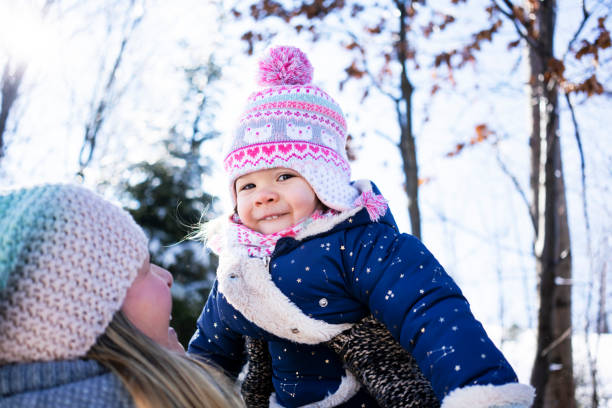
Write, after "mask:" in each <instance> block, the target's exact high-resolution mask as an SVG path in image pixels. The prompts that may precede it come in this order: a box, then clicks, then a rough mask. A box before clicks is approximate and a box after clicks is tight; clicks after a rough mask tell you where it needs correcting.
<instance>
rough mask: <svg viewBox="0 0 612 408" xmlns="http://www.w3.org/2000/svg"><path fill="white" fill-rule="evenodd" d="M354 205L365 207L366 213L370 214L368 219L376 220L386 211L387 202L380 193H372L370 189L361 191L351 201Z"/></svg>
mask: <svg viewBox="0 0 612 408" xmlns="http://www.w3.org/2000/svg"><path fill="white" fill-rule="evenodd" d="M353 204H354V205H355V206H362V207H365V209H366V211H367V212H368V215H369V216H370V220H372V221H374V222H376V221H378V220H379V219H380V217H382V216H383V215H385V213H386V212H387V208H388V207H389V206H388V204H387V200H385V198H384V197H383V196H382V195H380V194H374V193H373V192H371V191H364V192H363V193H361V195H360V196H359V197H357V199H356V200H355V202H354V203H353Z"/></svg>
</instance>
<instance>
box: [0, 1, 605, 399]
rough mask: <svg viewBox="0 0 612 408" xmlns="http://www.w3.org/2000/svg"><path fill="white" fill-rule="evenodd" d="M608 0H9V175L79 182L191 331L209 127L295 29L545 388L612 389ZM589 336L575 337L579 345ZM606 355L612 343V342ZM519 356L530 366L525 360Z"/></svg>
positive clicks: (218, 206)
mask: <svg viewBox="0 0 612 408" xmlns="http://www.w3.org/2000/svg"><path fill="white" fill-rule="evenodd" d="M611 11H612V1H611V0H588V1H587V0H585V1H576V2H572V1H569V0H564V1H555V0H525V1H523V2H521V1H513V0H437V1H430V0H412V1H399V0H377V1H375V0H361V1H352V0H337V1H332V0H308V1H290V0H287V1H283V0H277V1H274V0H261V1H237V0H233V1H231V0H227V1H223V0H210V1H205V0H199V1H198V0H180V1H174V2H165V1H162V0H95V1H87V2H84V1H77V0H20V1H14V0H0V103H1V104H0V187H2V188H14V187H17V186H22V185H31V184H37V183H41V182H57V181H62V182H76V183H83V184H85V185H88V186H90V187H92V188H94V189H96V190H97V191H99V192H101V193H102V194H104V195H105V196H107V197H108V198H109V199H111V200H114V201H118V202H120V203H121V204H122V205H123V206H124V207H125V208H127V209H128V210H129V211H130V212H131V213H132V214H133V215H134V217H135V219H136V220H137V222H138V223H139V224H140V225H142V226H143V227H144V229H145V231H146V232H147V234H148V235H149V237H150V239H151V243H150V249H151V256H152V261H153V262H155V263H158V264H160V265H163V266H164V267H166V268H167V269H169V270H170V271H171V272H172V273H173V275H174V278H175V285H174V287H173V297H174V302H175V303H174V310H173V326H175V328H176V329H177V332H178V333H179V337H180V339H181V341H182V342H183V343H185V344H186V342H187V341H188V340H189V337H190V335H191V334H192V333H193V330H194V327H195V319H196V318H197V317H198V314H199V312H200V310H201V307H202V305H203V302H204V301H205V299H206V295H207V293H208V289H209V288H210V285H211V283H212V281H213V279H214V273H215V265H216V259H214V257H213V256H211V254H210V253H209V252H207V251H204V250H203V246H202V244H201V243H198V242H193V241H190V240H188V239H186V237H187V236H188V235H189V234H190V233H191V232H193V230H194V228H195V227H196V226H197V224H198V223H200V222H205V221H206V220H208V219H210V218H212V217H216V216H219V215H220V214H222V213H223V211H227V206H228V197H227V196H226V193H227V191H226V186H225V184H224V182H223V174H222V167H221V159H222V158H221V157H220V156H219V154H220V153H219V152H220V151H221V145H222V143H223V135H224V134H227V133H228V132H231V130H232V128H233V126H234V123H235V120H236V117H237V116H238V114H239V113H240V109H241V106H242V105H243V104H244V102H245V100H246V96H247V95H248V93H249V92H251V91H253V90H254V89H255V86H256V85H255V83H254V73H255V67H256V61H257V58H258V56H259V55H261V54H262V52H263V51H264V50H265V49H266V48H267V47H269V46H270V45H296V46H299V47H301V48H302V49H303V50H304V51H305V52H306V53H307V54H308V55H309V58H310V59H311V62H312V63H313V66H314V68H315V72H314V82H315V83H316V84H318V85H320V86H321V87H323V88H324V89H326V90H327V91H328V92H329V93H330V94H331V95H332V96H333V97H334V98H335V99H336V100H337V101H338V102H339V104H340V105H341V106H342V108H343V109H344V111H345V114H346V116H347V121H348V127H349V133H350V134H351V136H350V153H351V157H352V159H353V162H352V166H353V173H354V178H355V179H357V178H370V179H372V180H374V181H375V182H376V183H377V185H378V186H379V187H380V189H381V191H382V192H383V194H384V195H385V196H386V197H387V198H388V199H389V200H390V205H391V209H392V210H393V212H394V215H395V216H396V218H397V220H398V223H399V225H400V228H401V229H402V230H404V231H406V232H411V233H412V234H414V235H416V236H418V237H420V238H421V239H422V240H423V241H424V242H425V244H426V245H427V246H428V247H430V249H432V252H433V253H434V254H436V256H438V258H439V259H440V261H441V262H442V264H443V265H445V267H446V268H447V270H448V271H449V273H450V274H451V275H452V276H453V278H454V279H456V280H457V281H458V283H459V285H460V286H461V287H462V289H463V290H464V292H465V294H466V296H467V298H468V299H469V300H470V302H471V304H472V308H473V310H474V313H475V314H476V316H477V317H478V318H479V319H480V320H481V321H482V322H483V324H484V325H485V327H487V329H488V330H492V333H497V335H496V337H495V338H494V340H495V341H496V343H497V344H498V345H499V346H500V347H502V349H504V347H506V349H504V350H505V351H506V350H510V349H511V348H512V347H513V344H514V343H513V342H516V341H518V339H521V338H525V337H527V338H528V341H527V343H529V344H531V348H530V349H529V351H527V352H525V351H521V353H520V360H514V361H512V363H513V364H515V366H518V367H517V371H519V374H521V372H522V373H523V376H522V378H521V380H522V381H530V382H531V383H532V384H533V385H534V386H535V387H536V389H537V391H538V397H537V400H536V403H535V404H534V406H537V407H576V406H590V407H597V406H610V404H612V384H610V383H609V382H610V381H612V377H611V376H610V375H608V376H606V375H605V373H603V369H602V367H603V366H602V364H603V362H602V359H603V357H602V355H604V354H602V353H604V351H602V347H601V345H602V344H604V343H603V342H604V339H607V338H609V332H610V326H609V324H610V311H611V306H610V304H609V302H607V300H608V299H609V298H610V293H611V290H610V287H611V286H610V283H611V278H610V276H609V274H607V272H608V269H609V265H610V263H611V262H610V261H611V260H612V256H611V255H610V253H612V217H611V215H612V190H611V189H612V147H611V142H610V140H611V139H610V136H609V128H610V127H611V125H612V109H611V108H612V104H611V103H610V100H611V97H612V52H611V48H610V45H611V44H610V32H609V29H610V13H611ZM578 349H579V350H580V353H579V357H576V355H577V354H576V352H575V350H578ZM608 355H610V354H608ZM524 373H526V374H524Z"/></svg>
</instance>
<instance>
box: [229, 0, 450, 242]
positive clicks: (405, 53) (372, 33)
mask: <svg viewBox="0 0 612 408" xmlns="http://www.w3.org/2000/svg"><path fill="white" fill-rule="evenodd" d="M458 2H459V1H458V0H450V3H454V4H456V3H458ZM426 4H427V2H426V1H425V0H413V1H399V0H389V1H380V2H376V3H375V4H374V5H367V6H366V5H365V4H364V3H363V2H359V1H353V2H346V1H343V0H337V1H323V0H314V1H298V2H289V5H287V6H285V5H284V3H282V4H281V2H276V1H273V0H262V1H257V2H252V3H251V4H250V5H249V7H248V15H249V16H250V17H251V18H252V19H253V20H255V21H256V22H259V21H262V20H264V19H267V21H269V20H270V19H271V18H276V19H280V20H281V21H283V22H284V23H286V24H287V25H289V26H290V27H291V28H292V29H293V30H295V31H296V32H297V33H301V32H306V33H310V34H311V38H312V41H315V42H316V41H319V40H320V39H321V38H322V37H323V36H330V35H336V36H337V35H339V36H340V37H341V40H340V41H341V42H342V43H343V46H344V48H345V49H346V50H348V51H349V52H351V53H352V55H353V56H354V59H353V61H352V63H351V64H350V65H349V66H348V67H347V68H346V69H345V72H346V79H345V80H344V81H343V82H342V83H341V88H342V87H343V86H344V84H345V83H346V82H347V81H360V82H361V83H362V85H363V99H365V98H367V97H368V96H369V95H370V93H371V92H372V91H378V92H379V93H381V94H382V95H384V96H386V97H388V98H389V99H390V100H391V101H392V103H393V106H394V109H395V115H396V120H397V125H398V129H399V137H397V139H396V138H391V139H392V140H393V143H394V144H395V145H396V147H397V148H398V150H399V153H400V156H401V159H402V170H403V173H404V190H405V192H406V195H407V197H408V214H409V217H410V225H411V233H412V234H413V235H415V236H416V237H418V238H421V212H420V209H419V184H420V180H419V173H418V170H419V167H418V160H417V146H416V137H415V133H414V123H413V100H412V97H413V94H414V91H415V85H414V83H413V81H412V80H411V76H412V75H413V74H414V71H416V70H418V69H419V67H420V65H419V63H418V62H417V58H416V54H417V50H418V48H417V45H416V44H417V41H416V39H417V38H419V33H420V32H422V36H421V38H424V37H428V36H430V35H432V33H433V32H434V31H440V30H444V29H445V28H446V27H447V26H448V25H450V24H451V23H453V22H454V17H452V16H451V15H449V14H446V13H444V12H439V11H436V10H435V9H434V8H429V9H428V8H427V7H426ZM243 10H244V9H242V8H239V7H236V8H234V9H233V14H234V16H235V17H236V18H237V19H240V18H243V17H244V15H245V14H246V13H247V12H245V11H243ZM388 16H396V18H395V19H394V20H393V19H389V18H388ZM423 20H425V22H423ZM321 23H328V25H327V26H326V25H325V24H321ZM421 24H424V25H425V27H424V28H423V29H422V30H421V27H420V25H421ZM261 26H262V25H259V26H258V28H257V29H252V30H249V31H247V32H245V33H244V34H243V36H242V39H243V40H244V41H245V42H246V43H247V45H248V47H247V53H248V54H252V53H253V52H254V49H255V47H256V45H257V43H259V42H264V41H268V40H269V39H270V38H271V37H273V36H274V35H275V34H276V33H275V32H273V31H270V30H267V29H265V28H263V27H262V28H260V27H261ZM363 33H365V34H363ZM377 37H382V38H377ZM381 44H383V45H382V46H381ZM373 61H375V62H374V63H373ZM377 64H378V66H376V65H377Z"/></svg>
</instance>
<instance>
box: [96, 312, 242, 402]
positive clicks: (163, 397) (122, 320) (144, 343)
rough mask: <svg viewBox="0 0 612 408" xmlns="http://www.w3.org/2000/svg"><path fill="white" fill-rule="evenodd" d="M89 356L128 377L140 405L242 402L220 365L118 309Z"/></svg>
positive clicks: (128, 385)
mask: <svg viewBox="0 0 612 408" xmlns="http://www.w3.org/2000/svg"><path fill="white" fill-rule="evenodd" d="M87 357H88V358H91V359H94V360H96V361H98V362H99V363H100V364H102V365H104V366H106V367H107V368H109V369H110V370H111V371H112V372H113V373H115V374H116V375H117V376H118V377H119V378H120V379H121V381H122V382H123V384H124V385H125V387H126V388H127V390H128V391H129V392H130V394H131V395H132V398H133V400H134V404H135V405H136V407H138V408H157V407H160V408H162V407H164V408H165V407H177V408H178V407H181V408H182V407H194V408H195V407H209V408H216V407H219V408H221V407H243V406H244V403H243V402H242V400H241V399H240V397H239V396H238V394H237V393H236V391H235V389H234V387H233V386H232V384H231V383H230V382H229V380H228V379H227V378H226V377H225V376H224V375H223V374H222V373H221V372H220V371H218V370H217V369H215V368H213V367H211V366H209V365H206V364H204V363H202V362H200V361H197V360H195V359H193V358H191V357H189V356H187V355H182V354H179V353H177V352H173V351H170V350H166V349H165V348H163V347H161V346H160V345H158V344H157V343H155V342H154V341H153V340H151V339H150V338H148V337H147V336H146V335H144V334H143V333H142V332H140V331H139V330H138V329H137V328H136V327H135V326H134V325H132V324H131V323H130V321H129V320H128V319H127V318H126V317H125V315H124V314H123V312H121V311H118V312H117V313H116V314H115V316H114V317H113V320H112V321H111V322H110V324H109V326H108V327H107V329H106V331H105V332H104V334H103V335H102V336H100V337H99V338H98V340H97V341H96V344H94V345H93V346H92V347H91V349H90V350H89V351H88V353H87Z"/></svg>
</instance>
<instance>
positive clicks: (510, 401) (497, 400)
mask: <svg viewBox="0 0 612 408" xmlns="http://www.w3.org/2000/svg"><path fill="white" fill-rule="evenodd" d="M534 396H535V390H534V389H533V387H531V386H529V385H525V384H516V383H511V384H504V385H492V384H489V385H472V386H469V387H464V388H458V389H456V390H453V391H452V392H451V393H450V394H448V396H446V398H444V400H443V401H442V407H441V408H493V407H500V408H501V407H516V408H519V407H525V408H526V407H530V406H531V404H532V402H533V398H534Z"/></svg>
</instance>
